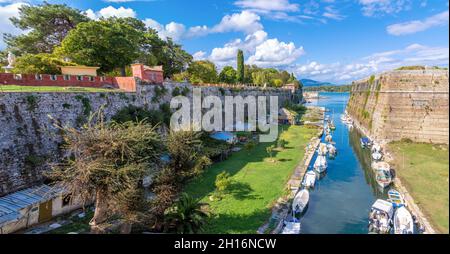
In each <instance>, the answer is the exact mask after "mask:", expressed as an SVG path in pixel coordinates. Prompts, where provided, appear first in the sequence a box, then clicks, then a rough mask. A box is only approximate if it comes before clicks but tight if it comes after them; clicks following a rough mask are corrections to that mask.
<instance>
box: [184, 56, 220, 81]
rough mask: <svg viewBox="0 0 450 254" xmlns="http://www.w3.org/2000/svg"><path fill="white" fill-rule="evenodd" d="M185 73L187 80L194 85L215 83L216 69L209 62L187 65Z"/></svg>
mask: <svg viewBox="0 0 450 254" xmlns="http://www.w3.org/2000/svg"><path fill="white" fill-rule="evenodd" d="M187 72H188V74H189V80H190V81H191V82H192V83H194V84H198V83H200V84H201V83H204V84H205V83H215V82H217V69H216V66H215V65H214V63H212V62H210V61H206V60H203V61H194V62H192V64H191V65H189V67H188V69H187Z"/></svg>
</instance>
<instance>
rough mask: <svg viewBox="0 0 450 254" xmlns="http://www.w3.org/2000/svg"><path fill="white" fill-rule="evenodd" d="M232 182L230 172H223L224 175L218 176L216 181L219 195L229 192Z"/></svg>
mask: <svg viewBox="0 0 450 254" xmlns="http://www.w3.org/2000/svg"><path fill="white" fill-rule="evenodd" d="M231 182H232V180H231V177H230V174H229V173H228V172H225V171H222V173H220V174H218V175H217V176H216V181H215V185H216V191H217V192H218V193H219V194H224V193H225V192H226V191H227V189H229V187H230V185H231Z"/></svg>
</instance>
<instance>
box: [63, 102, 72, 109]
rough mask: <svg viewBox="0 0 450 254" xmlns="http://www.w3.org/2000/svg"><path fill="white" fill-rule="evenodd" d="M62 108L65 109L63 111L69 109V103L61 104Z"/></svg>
mask: <svg viewBox="0 0 450 254" xmlns="http://www.w3.org/2000/svg"><path fill="white" fill-rule="evenodd" d="M62 106H63V108H65V109H69V108H70V106H71V105H70V104H69V103H63V105H62Z"/></svg>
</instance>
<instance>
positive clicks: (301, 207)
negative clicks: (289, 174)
mask: <svg viewBox="0 0 450 254" xmlns="http://www.w3.org/2000/svg"><path fill="white" fill-rule="evenodd" d="M308 203H309V191H308V190H307V189H303V190H301V191H299V192H297V194H296V195H295V197H294V201H293V202H292V217H294V218H296V217H297V216H298V215H299V214H302V213H303V212H304V211H305V209H306V207H307V206H308Z"/></svg>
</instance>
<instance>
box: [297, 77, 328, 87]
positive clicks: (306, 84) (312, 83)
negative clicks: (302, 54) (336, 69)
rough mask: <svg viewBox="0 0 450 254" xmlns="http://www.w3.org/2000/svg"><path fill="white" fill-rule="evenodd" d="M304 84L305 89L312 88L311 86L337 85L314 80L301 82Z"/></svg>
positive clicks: (302, 80)
mask: <svg viewBox="0 0 450 254" xmlns="http://www.w3.org/2000/svg"><path fill="white" fill-rule="evenodd" d="M300 81H301V82H302V84H303V87H310V86H336V85H335V84H332V83H330V82H322V81H316V80H312V79H301V80H300Z"/></svg>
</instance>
